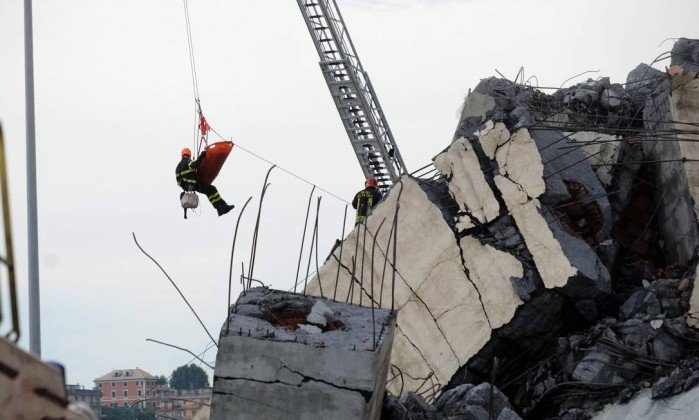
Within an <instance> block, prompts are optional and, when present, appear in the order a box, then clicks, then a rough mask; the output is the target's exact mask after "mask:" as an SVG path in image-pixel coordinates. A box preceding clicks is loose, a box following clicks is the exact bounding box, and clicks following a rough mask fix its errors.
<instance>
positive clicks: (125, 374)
mask: <svg viewBox="0 0 699 420" xmlns="http://www.w3.org/2000/svg"><path fill="white" fill-rule="evenodd" d="M131 379H155V376H153V375H151V374H150V373H148V372H146V371H145V370H143V369H139V368H136V369H117V370H113V371H111V372H109V373H108V374H106V375H102V376H100V377H99V378H97V379H95V382H106V381H114V380H131Z"/></svg>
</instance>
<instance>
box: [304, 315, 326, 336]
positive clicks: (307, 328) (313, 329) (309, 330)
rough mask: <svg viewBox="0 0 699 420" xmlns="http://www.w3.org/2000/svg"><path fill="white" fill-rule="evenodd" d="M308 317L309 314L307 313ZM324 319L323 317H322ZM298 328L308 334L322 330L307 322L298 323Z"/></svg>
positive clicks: (318, 332)
mask: <svg viewBox="0 0 699 420" xmlns="http://www.w3.org/2000/svg"><path fill="white" fill-rule="evenodd" d="M309 317H310V315H309ZM323 319H325V318H323ZM299 329H301V330H303V331H306V332H307V333H309V334H320V333H322V332H323V330H321V329H320V328H318V327H316V326H315V325H308V324H299Z"/></svg>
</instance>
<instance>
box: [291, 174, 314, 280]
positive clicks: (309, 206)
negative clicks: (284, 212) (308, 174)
mask: <svg viewBox="0 0 699 420" xmlns="http://www.w3.org/2000/svg"><path fill="white" fill-rule="evenodd" d="M315 190H316V186H315V185H314V186H313V188H312V189H311V195H309V196H308V207H307V208H306V221H305V222H303V235H302V236H301V250H300V251H299V262H298V264H297V265H296V279H295V280H294V293H296V286H297V285H298V283H299V272H300V271H301V258H302V257H303V244H304V242H305V241H306V228H307V227H308V215H309V214H310V213H311V200H312V199H313V192H314V191H315Z"/></svg>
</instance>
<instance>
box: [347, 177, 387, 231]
mask: <svg viewBox="0 0 699 420" xmlns="http://www.w3.org/2000/svg"><path fill="white" fill-rule="evenodd" d="M364 186H365V187H366V188H364V189H363V190H361V191H359V192H358V193H357V195H355V196H354V200H352V207H354V208H355V209H357V219H356V220H355V223H356V224H359V223H362V222H363V221H364V219H366V217H367V216H368V215H369V213H371V210H372V209H373V208H374V206H376V205H377V204H378V203H379V201H381V197H382V196H383V195H382V194H381V191H379V189H378V188H377V187H378V182H377V181H376V178H369V179H367V180H366V182H365V183H364Z"/></svg>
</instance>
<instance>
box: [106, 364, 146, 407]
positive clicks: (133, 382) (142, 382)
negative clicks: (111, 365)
mask: <svg viewBox="0 0 699 420" xmlns="http://www.w3.org/2000/svg"><path fill="white" fill-rule="evenodd" d="M154 386H155V376H153V375H151V374H150V373H148V372H146V371H145V370H143V369H139V368H135V369H117V370H113V371H111V372H109V373H107V374H105V375H102V376H100V377H99V378H97V379H95V389H97V390H99V391H101V392H102V405H103V406H104V407H131V406H134V407H145V404H144V396H145V395H146V391H147V390H148V389H150V388H153V387H154Z"/></svg>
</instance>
